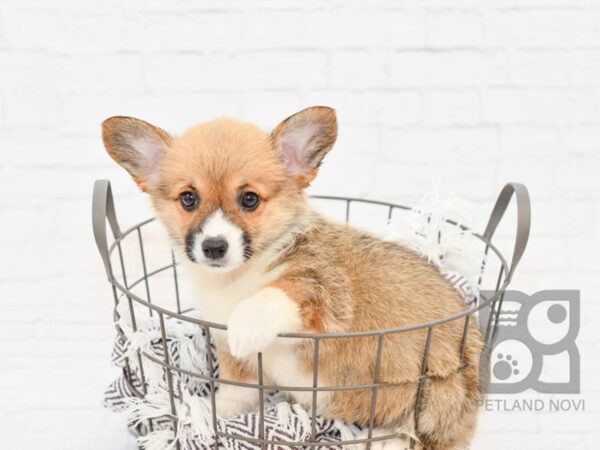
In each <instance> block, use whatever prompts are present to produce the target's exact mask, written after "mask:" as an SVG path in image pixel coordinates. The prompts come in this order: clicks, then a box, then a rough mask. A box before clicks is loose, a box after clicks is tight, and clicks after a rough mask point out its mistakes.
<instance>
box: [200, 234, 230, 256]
mask: <svg viewBox="0 0 600 450" xmlns="http://www.w3.org/2000/svg"><path fill="white" fill-rule="evenodd" d="M227 247H229V244H227V241H226V240H225V239H220V238H217V239H205V240H204V242H202V253H204V256H206V257H207V258H210V259H221V258H222V257H223V256H225V253H227Z"/></svg>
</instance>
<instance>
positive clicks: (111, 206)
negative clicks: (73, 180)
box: [92, 180, 121, 281]
mask: <svg viewBox="0 0 600 450" xmlns="http://www.w3.org/2000/svg"><path fill="white" fill-rule="evenodd" d="M107 220H108V223H109V224H110V228H111V230H112V234H113V237H114V238H117V237H118V236H120V235H121V229H120V228H119V223H118V222H117V214H116V211H115V203H114V201H113V195H112V189H111V187H110V181H108V180H96V182H95V183H94V195H93V199H92V227H93V229H94V239H95V240H96V246H97V247H98V252H100V256H101V257H102V261H103V262H104V268H105V269H106V275H107V276H108V278H109V281H110V278H111V277H112V266H111V264H110V257H109V254H108V237H107V235H106V221H107Z"/></svg>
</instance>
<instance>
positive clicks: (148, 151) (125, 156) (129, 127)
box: [102, 116, 173, 192]
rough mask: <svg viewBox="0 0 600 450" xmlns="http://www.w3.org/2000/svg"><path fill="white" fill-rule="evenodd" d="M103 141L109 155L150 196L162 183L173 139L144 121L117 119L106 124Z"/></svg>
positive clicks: (131, 118) (112, 119) (106, 121)
mask: <svg viewBox="0 0 600 450" xmlns="http://www.w3.org/2000/svg"><path fill="white" fill-rule="evenodd" d="M102 140H103V141H104V146H105V147H106V150H107V151H108V154H109V155H110V156H111V157H112V158H113V159H114V160H115V161H116V162H117V163H119V164H120V165H121V166H123V167H124V168H125V169H126V170H127V171H128V172H129V173H130V174H131V176H132V177H133V179H134V180H135V182H136V183H137V184H138V186H139V187H140V188H141V189H142V190H143V191H145V192H148V191H149V190H150V189H151V188H152V185H153V184H154V183H156V181H157V180H158V176H159V170H160V165H161V162H162V159H163V157H164V155H165V152H166V149H167V147H168V146H169V144H170V143H171V142H172V140H173V138H172V137H171V136H170V135H169V134H168V133H167V132H165V131H163V130H161V129H160V128H158V127H155V126H154V125H151V124H149V123H148V122H144V121H143V120H139V119H134V118H133V117H122V116H115V117H111V118H109V119H106V120H105V121H104V122H102Z"/></svg>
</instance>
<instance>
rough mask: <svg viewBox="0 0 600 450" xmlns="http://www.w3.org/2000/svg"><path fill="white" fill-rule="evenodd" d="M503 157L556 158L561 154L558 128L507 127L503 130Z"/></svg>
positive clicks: (533, 126) (544, 126)
mask: <svg viewBox="0 0 600 450" xmlns="http://www.w3.org/2000/svg"><path fill="white" fill-rule="evenodd" d="M501 136H502V138H501V147H502V154H503V155H512V156H535V157H543V158H555V157H557V156H558V155H559V154H560V152H561V146H560V145H561V142H560V134H559V131H558V128H557V127H554V126H548V125H541V126H535V125H505V126H503V128H502V130H501Z"/></svg>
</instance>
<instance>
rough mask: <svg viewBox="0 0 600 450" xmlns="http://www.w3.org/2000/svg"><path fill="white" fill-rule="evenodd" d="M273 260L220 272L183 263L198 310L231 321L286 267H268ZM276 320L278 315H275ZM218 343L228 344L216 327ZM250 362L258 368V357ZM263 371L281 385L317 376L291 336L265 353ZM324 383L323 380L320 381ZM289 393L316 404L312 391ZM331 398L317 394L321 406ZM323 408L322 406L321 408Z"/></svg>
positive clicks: (305, 382) (214, 319)
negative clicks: (242, 305)
mask: <svg viewBox="0 0 600 450" xmlns="http://www.w3.org/2000/svg"><path fill="white" fill-rule="evenodd" d="M269 263H270V261H268V260H266V258H265V259H261V260H257V261H254V264H252V265H251V266H250V265H249V266H248V267H244V271H243V272H241V271H240V272H235V273H220V272H215V271H207V270H206V269H204V268H202V267H198V266H197V265H196V264H194V263H191V262H185V263H184V264H183V267H184V273H185V275H186V276H187V277H188V282H189V283H190V284H191V287H192V289H193V290H194V295H195V298H196V299H197V300H196V301H195V303H196V305H197V309H198V310H199V312H200V315H201V317H202V318H203V319H205V320H208V321H210V322H216V323H221V324H228V323H229V319H230V317H231V315H232V313H233V311H234V309H235V308H236V306H237V305H238V304H239V303H240V302H242V301H243V300H245V299H248V298H250V297H252V296H253V295H255V294H257V293H258V292H259V291H261V290H262V289H264V288H265V287H267V286H268V285H269V284H270V283H272V282H273V281H275V280H276V279H277V278H278V277H279V276H280V275H281V274H282V272H283V271H284V270H285V267H278V268H276V269H272V270H267V267H268V266H269ZM274 319H276V318H274ZM213 335H214V336H215V338H216V343H217V345H218V346H227V345H228V343H227V339H226V335H225V332H223V331H219V330H214V331H213ZM247 361H248V363H249V364H251V365H253V366H255V367H256V364H257V361H256V356H255V355H252V356H250V357H248V358H247ZM263 370H264V375H265V377H266V378H267V379H268V380H269V382H271V383H274V384H275V385H277V386H297V387H311V386H312V385H313V375H312V373H310V372H307V371H306V370H304V369H303V368H302V367H300V365H299V362H298V358H297V355H296V349H295V345H293V341H292V340H290V339H288V338H277V339H276V340H275V342H274V343H273V344H272V345H270V346H269V347H268V348H267V349H266V350H265V351H264V352H263ZM319 381H320V382H319V385H320V386H321V385H322V384H321V382H322V380H319ZM288 394H289V395H290V396H291V397H293V398H294V399H296V401H298V402H300V403H302V404H303V405H305V406H306V407H310V405H311V404H312V392H310V391H309V392H302V391H289V392H288ZM327 398H328V393H326V392H320V393H319V394H318V396H317V400H318V405H319V406H320V407H321V406H322V405H323V404H324V402H325V400H326V399H327ZM319 409H321V408H319Z"/></svg>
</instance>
